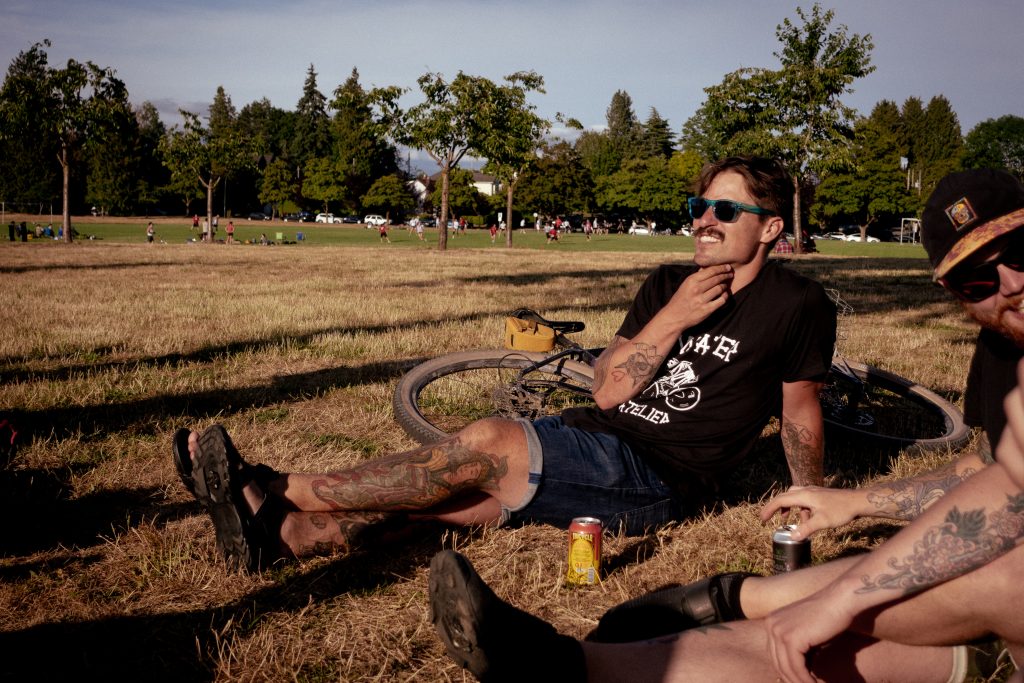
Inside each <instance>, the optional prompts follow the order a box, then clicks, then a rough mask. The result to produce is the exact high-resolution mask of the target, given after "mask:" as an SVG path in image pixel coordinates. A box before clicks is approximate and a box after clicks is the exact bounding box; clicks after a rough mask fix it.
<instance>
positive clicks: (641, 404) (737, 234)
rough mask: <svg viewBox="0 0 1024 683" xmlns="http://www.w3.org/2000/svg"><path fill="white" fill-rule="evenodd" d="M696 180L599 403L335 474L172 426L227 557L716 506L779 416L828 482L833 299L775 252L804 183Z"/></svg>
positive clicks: (752, 169)
mask: <svg viewBox="0 0 1024 683" xmlns="http://www.w3.org/2000/svg"><path fill="white" fill-rule="evenodd" d="M699 183H700V184H699V189H700V192H699V195H700V196H697V197H691V198H690V212H691V215H692V216H693V218H694V225H695V227H696V235H695V240H694V241H695V254H694V263H693V264H676V263H671V264H665V265H662V266H660V267H659V268H657V269H656V270H654V272H652V273H651V275H650V276H649V277H648V278H647V279H646V281H645V282H644V283H643V284H642V285H641V286H640V289H639V292H638V293H637V295H636V297H635V298H634V300H633V303H632V305H631V306H630V308H629V310H628V311H627V313H626V315H625V317H624V319H623V322H622V324H621V325H620V327H619V330H618V331H617V332H616V334H615V335H614V336H613V338H612V339H611V341H610V343H609V344H608V346H607V347H606V348H605V350H604V351H603V352H602V353H601V354H600V357H599V358H598V360H597V362H596V364H595V368H594V382H593V387H592V392H591V393H592V396H593V398H594V403H595V404H596V405H595V406H589V407H579V408H569V409H567V410H564V411H562V412H561V413H560V414H559V415H552V416H544V417H540V418H538V419H536V420H534V421H525V420H511V419H505V418H501V417H486V418H483V419H480V420H477V421H476V422H473V423H471V424H469V425H467V426H466V427H465V428H463V429H462V430H460V431H459V432H458V433H456V434H453V435H451V436H449V437H447V438H445V439H442V440H440V441H438V442H437V443H432V444H428V445H425V446H421V447H418V448H415V449H413V450H411V451H408V452H405V453H392V454H388V455H385V456H383V457H380V458H376V459H372V460H366V461H364V462H360V463H359V464H357V465H355V466H353V467H350V468H346V469H344V470H338V471H334V472H326V473H324V472H287V473H278V472H274V471H272V470H269V468H260V467H258V466H253V465H249V464H248V463H246V462H245V461H244V460H243V459H242V456H241V455H240V454H239V452H238V450H236V449H235V447H234V446H233V444H232V442H231V440H230V438H229V437H228V435H227V432H226V431H225V430H224V429H223V428H222V427H219V426H216V425H214V426H212V427H209V428H208V429H206V430H204V431H203V432H202V433H198V432H191V433H189V431H188V430H184V429H183V430H181V431H180V432H179V433H178V434H176V435H175V439H174V448H173V449H172V450H173V454H174V457H175V464H176V466H177V469H178V473H179V475H180V477H181V480H182V482H183V484H184V485H185V486H186V487H187V488H189V490H190V491H192V493H193V495H195V496H196V497H197V499H199V500H200V501H201V502H202V503H203V504H204V507H206V509H207V510H208V511H210V515H211V518H212V520H213V522H214V528H215V530H216V534H217V540H218V546H219V549H220V550H221V551H222V552H223V554H224V556H225V559H227V561H228V563H229V564H230V565H231V566H233V567H244V568H247V569H258V568H260V567H263V566H266V565H268V564H270V563H271V562H273V561H274V560H275V559H277V558H278V557H284V558H292V557H305V556H309V555H314V554H327V553H330V552H337V551H347V550H349V549H351V548H352V547H353V546H356V545H363V544H364V543H363V541H364V539H366V538H367V537H368V536H369V537H370V538H373V537H374V536H375V535H376V534H377V532H378V531H382V530H385V529H387V528H389V527H393V526H395V525H400V526H407V525H408V524H409V523H410V522H416V521H421V520H423V519H429V520H435V521H441V522H444V523H448V524H452V525H468V524H490V525H495V526H497V525H500V524H511V525H521V524H526V523H543V524H550V525H554V526H559V527H561V528H567V527H568V526H569V524H570V523H571V522H572V519H573V518H574V517H579V516H583V515H586V516H593V517H597V518H599V519H601V520H602V521H603V522H604V524H605V527H606V528H608V529H610V530H612V531H622V532H624V533H626V534H639V533H643V532H645V531H646V530H647V529H650V528H652V527H655V526H658V525H661V524H664V523H667V522H670V521H673V520H677V519H681V518H685V517H687V516H689V515H691V514H693V513H694V512H697V511H699V510H700V509H701V508H702V507H703V506H704V505H706V504H708V503H713V502H716V501H717V498H718V497H719V495H718V494H717V492H718V491H719V490H721V488H722V487H724V486H725V485H727V484H728V483H729V480H730V478H731V475H732V474H733V472H734V471H735V468H736V467H737V466H738V465H739V464H740V463H741V462H745V461H747V462H749V459H750V458H751V457H752V454H753V453H754V451H755V449H754V445H755V444H756V443H757V441H758V439H759V438H760V436H761V434H762V432H763V429H764V427H765V425H766V424H767V423H768V422H769V420H771V418H772V417H773V416H776V417H779V418H780V437H781V441H782V447H783V451H784V453H785V456H786V459H787V463H788V465H789V470H790V475H791V477H792V481H793V483H796V484H804V485H812V484H821V483H822V481H823V444H824V435H823V432H824V425H823V420H822V414H821V404H820V403H819V401H818V392H819V391H820V389H821V386H822V382H823V380H824V378H825V376H826V375H827V373H828V371H829V368H830V367H831V361H832V353H833V347H834V343H835V306H834V304H833V303H832V302H831V301H830V300H829V299H828V295H827V294H826V292H825V290H824V288H823V287H822V286H821V284H820V283H818V282H815V281H813V280H811V279H809V278H806V277H804V276H802V275H799V274H797V273H795V272H793V271H791V270H789V269H787V268H786V267H785V266H784V264H782V263H780V262H778V261H774V260H771V261H770V260H769V258H768V255H769V253H770V252H771V249H772V246H773V245H774V243H775V241H776V240H777V239H778V237H779V235H780V234H781V233H782V231H783V230H784V228H785V225H786V223H787V222H788V221H789V219H790V217H791V216H792V187H793V186H792V177H791V176H790V174H789V173H788V171H787V170H786V168H785V167H784V166H783V165H782V164H781V163H779V162H778V161H775V160H772V159H765V158H757V157H732V158H728V159H723V160H720V161H718V162H716V163H714V164H709V165H708V166H707V167H705V168H704V169H703V170H702V173H701V176H700V181H699ZM182 432H183V433H184V434H183V435H182ZM211 481H212V482H215V485H212V486H211V485H210V482H211Z"/></svg>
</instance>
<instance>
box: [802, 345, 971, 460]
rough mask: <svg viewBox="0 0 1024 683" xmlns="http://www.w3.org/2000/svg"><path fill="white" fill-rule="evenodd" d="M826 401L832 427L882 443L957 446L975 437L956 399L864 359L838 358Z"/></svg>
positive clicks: (827, 419)
mask: <svg viewBox="0 0 1024 683" xmlns="http://www.w3.org/2000/svg"><path fill="white" fill-rule="evenodd" d="M821 405H822V412H823V413H824V417H825V423H826V425H828V426H831V427H833V428H835V429H836V430H839V431H840V433H842V434H844V435H846V436H856V437H861V438H865V439H868V440H871V441H875V442H877V443H879V444H882V445H887V446H892V447H896V448H908V447H911V446H914V447H917V448H920V449H924V450H933V449H938V448H951V449H956V448H959V447H960V446H962V445H964V444H965V443H966V442H967V439H968V438H969V437H970V429H969V428H968V427H967V425H966V424H964V417H963V414H962V413H961V412H960V410H959V409H958V408H957V407H956V406H954V405H953V404H952V403H950V402H949V401H947V400H946V399H944V398H942V397H941V396H939V395H938V394H936V393H935V392H934V391H932V390H930V389H927V388H926V387H923V386H921V385H920V384H917V383H916V382H914V381H912V380H909V379H906V378H904V377H900V376H899V375H894V374H892V373H891V372H886V371H885V370H880V369H878V368H876V367H872V366H870V365H865V364H864V363H857V362H854V361H846V360H842V359H839V360H836V361H833V363H832V371H831V372H830V373H829V378H828V382H827V383H826V385H825V388H824V390H823V391H822V395H821Z"/></svg>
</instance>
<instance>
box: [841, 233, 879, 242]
mask: <svg viewBox="0 0 1024 683" xmlns="http://www.w3.org/2000/svg"><path fill="white" fill-rule="evenodd" d="M843 239H844V240H846V241H847V242H860V233H858V234H856V235H846V236H845V237H843ZM865 241H867V242H881V241H882V240H880V239H878V238H877V237H874V236H872V235H868V236H867V238H866V239H865Z"/></svg>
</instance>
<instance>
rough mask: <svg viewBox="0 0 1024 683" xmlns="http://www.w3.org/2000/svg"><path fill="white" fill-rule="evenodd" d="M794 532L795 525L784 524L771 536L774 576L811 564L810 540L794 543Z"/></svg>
mask: <svg viewBox="0 0 1024 683" xmlns="http://www.w3.org/2000/svg"><path fill="white" fill-rule="evenodd" d="M794 531H796V525H795V524H784V525H783V526H780V527H779V528H778V529H776V530H775V533H773V534H772V565H773V568H772V570H773V572H774V573H776V574H784V573H785V572H791V571H793V570H794V569H800V568H801V567H806V566H808V565H809V564H810V563H811V539H809V538H805V539H804V540H802V541H794V540H793V532H794Z"/></svg>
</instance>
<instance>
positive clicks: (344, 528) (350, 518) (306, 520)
mask: <svg viewBox="0 0 1024 683" xmlns="http://www.w3.org/2000/svg"><path fill="white" fill-rule="evenodd" d="M402 521H404V515H401V514H399V513H389V512H295V513H292V514H290V515H288V516H287V517H286V518H285V522H284V524H282V525H281V538H282V539H283V540H284V542H285V544H286V545H287V546H288V548H289V549H290V550H291V551H292V553H293V554H294V555H295V557H311V556H316V555H333V554H335V553H338V552H347V551H350V550H354V549H356V548H357V547H360V546H362V545H365V544H367V543H369V542H370V541H372V540H374V539H375V538H378V537H379V536H380V535H382V534H383V533H385V531H386V530H387V528H388V527H389V526H391V525H390V524H389V522H399V523H401V522H402Z"/></svg>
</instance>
